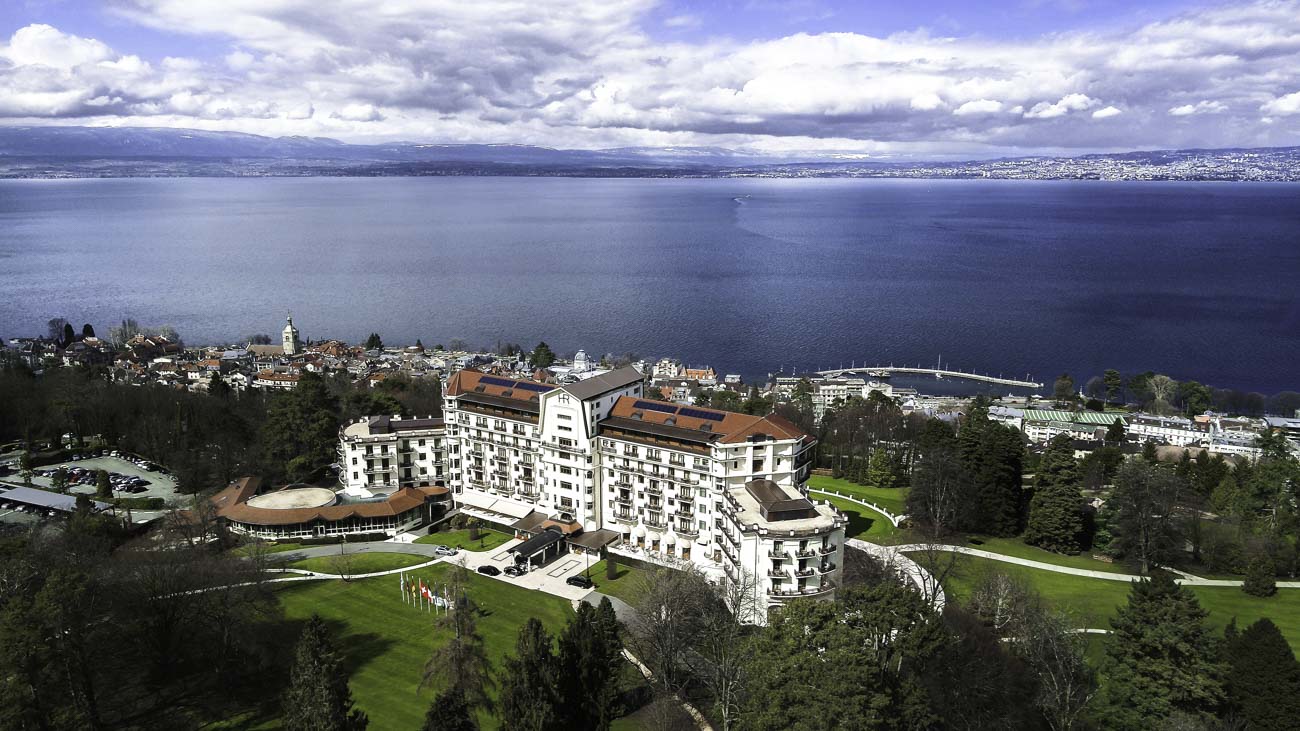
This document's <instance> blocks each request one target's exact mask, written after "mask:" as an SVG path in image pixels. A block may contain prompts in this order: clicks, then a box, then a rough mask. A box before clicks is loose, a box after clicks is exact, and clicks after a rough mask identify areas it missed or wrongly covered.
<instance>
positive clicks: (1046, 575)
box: [912, 554, 1300, 652]
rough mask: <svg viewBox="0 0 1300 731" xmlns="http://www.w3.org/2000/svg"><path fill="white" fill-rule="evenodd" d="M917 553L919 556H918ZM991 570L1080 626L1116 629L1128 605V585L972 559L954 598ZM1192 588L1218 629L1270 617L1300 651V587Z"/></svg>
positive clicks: (955, 583)
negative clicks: (1268, 591) (1019, 580)
mask: <svg viewBox="0 0 1300 731" xmlns="http://www.w3.org/2000/svg"><path fill="white" fill-rule="evenodd" d="M912 555H913V557H914V558H918V557H917V555H916V554H912ZM990 568H991V569H995V570H998V571H1001V572H1003V573H1007V574H1012V575H1017V576H1023V577H1024V578H1025V579H1026V580H1028V581H1029V582H1030V584H1032V585H1033V587H1034V588H1035V589H1036V590H1037V591H1038V592H1039V593H1040V594H1042V595H1043V597H1044V598H1045V599H1046V600H1047V601H1048V602H1050V603H1051V604H1052V605H1053V606H1056V607H1058V608H1062V609H1065V610H1066V611H1068V612H1070V613H1071V614H1073V615H1074V617H1075V619H1076V621H1077V622H1078V625H1079V626H1080V627H1099V628H1102V629H1110V618H1111V617H1112V616H1113V615H1114V613H1115V609H1116V608H1117V607H1119V606H1120V605H1122V604H1125V603H1127V601H1128V592H1129V584H1128V583H1127V582H1123V581H1111V580H1108V579H1093V578H1088V577H1084V576H1072V575H1070V574H1061V573H1057V572H1054V571H1045V570H1042V569H1031V568H1028V567H1025V566H1016V565H1015V564H1008V563H1002V562H1000V561H993V560H992V559H982V558H975V557H971V556H962V557H960V558H959V559H958V569H957V571H955V572H954V574H953V575H952V576H951V577H950V578H949V581H948V583H947V587H946V588H947V589H948V591H949V592H951V594H952V596H953V598H954V599H956V600H958V601H961V600H962V599H964V598H965V597H966V596H968V595H969V593H970V589H971V587H972V586H973V585H974V583H975V581H976V580H977V578H978V576H979V572H981V571H985V570H989V569H990ZM1191 589H1192V591H1193V592H1195V594H1196V596H1197V598H1198V599H1199V600H1200V602H1201V606H1202V607H1204V608H1205V609H1207V610H1209V612H1210V618H1209V621H1210V623H1211V624H1212V625H1214V626H1215V627H1216V628H1222V627H1223V626H1224V625H1226V624H1227V623H1228V622H1229V621H1230V620H1231V619H1232V618H1233V617H1236V618H1237V624H1238V625H1239V626H1245V625H1247V624H1250V623H1251V622H1254V621H1255V620H1257V619H1259V618H1260V617H1268V618H1269V619H1271V620H1273V623H1274V624H1276V625H1277V627H1278V629H1279V630H1281V631H1282V634H1283V635H1284V636H1285V637H1286V638H1287V641H1288V642H1290V643H1291V647H1292V648H1293V649H1295V650H1296V651H1297V652H1300V589H1279V590H1278V593H1277V595H1276V596H1273V597H1269V598H1267V599H1261V598H1257V597H1252V596H1250V595H1248V594H1246V593H1244V592H1242V591H1241V589H1239V588H1237V587H1203V586H1197V587H1191Z"/></svg>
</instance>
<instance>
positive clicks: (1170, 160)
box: [0, 126, 1300, 181]
mask: <svg viewBox="0 0 1300 731" xmlns="http://www.w3.org/2000/svg"><path fill="white" fill-rule="evenodd" d="M305 175H332V176H403V175H412V176H414V175H552V176H591V177H595V176H608V177H740V176H743V177H911V178H1025V179H1117V180H1257V181H1293V180H1300V148H1297V147H1283V148H1256V149H1250V148H1240V149H1226V150H1155V151H1139V152H1124V153H1113V154H1092V155H1080V156H1074V157H1020V158H1000V159H995V160H970V161H962V162H948V161H935V162H896V161H874V160H859V159H849V160H844V159H834V158H831V157H822V158H820V159H816V158H815V159H809V160H797V159H790V158H786V157H774V156H767V155H762V154H758V153H752V152H744V151H737V150H730V149H726V148H719V147H620V148H612V149H604V150H566V149H554V148H549V147H538V146H532V145H514V144H426V143H417V142H393V143H384V144H349V143H345V142H340V141H338V140H334V139H330V138H326V137H263V136H260V135H253V134H244V133H239V132H212V131H204V130H190V129H174V128H146V127H72V126H24V127H17V126H0V177H3V178H61V177H140V176H150V177H158V176H305Z"/></svg>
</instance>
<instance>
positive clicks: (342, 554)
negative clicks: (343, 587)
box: [330, 537, 352, 581]
mask: <svg viewBox="0 0 1300 731" xmlns="http://www.w3.org/2000/svg"><path fill="white" fill-rule="evenodd" d="M330 568H331V569H333V570H334V573H336V574H338V575H339V578H340V579H343V580H344V581H348V580H349V579H350V578H351V576H352V554H351V553H348V539H347V538H346V537H344V538H343V540H342V541H340V542H339V553H338V555H337V556H335V557H334V559H333V560H332V561H330Z"/></svg>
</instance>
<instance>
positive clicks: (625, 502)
mask: <svg viewBox="0 0 1300 731" xmlns="http://www.w3.org/2000/svg"><path fill="white" fill-rule="evenodd" d="M614 502H615V503H617V504H619V505H626V506H628V507H629V508H630V507H632V498H630V497H616V498H614Z"/></svg>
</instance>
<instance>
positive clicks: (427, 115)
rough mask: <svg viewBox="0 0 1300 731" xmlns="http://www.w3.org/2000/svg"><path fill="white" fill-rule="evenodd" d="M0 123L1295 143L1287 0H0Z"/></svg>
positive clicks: (931, 149)
mask: <svg viewBox="0 0 1300 731" xmlns="http://www.w3.org/2000/svg"><path fill="white" fill-rule="evenodd" d="M0 124H4V125H20V126H25V125H70V124H71V125H97V126H142V127H143V126H147V127H186V128H198V129H208V130H228V131H238V132H249V133H254V134H263V135H270V136H282V135H308V136H323V137H332V138H335V139H340V140H344V141H348V142H388V141H414V142H429V143H455V142H487V143H518V144H535V145H544V146H548V147H562V148H585V149H595V148H609V147H623V146H655V147H687V146H709V147H725V148H731V149H737V150H745V151H750V152H758V153H769V154H774V155H783V156H822V157H848V158H857V157H862V158H879V159H909V158H911V159H920V158H936V157H953V156H970V157H988V156H996V155H1018V154H1074V153H1085V152H1097V151H1121V150H1133V149H1159V148H1186V147H1261V146H1277V145H1297V144H1300V0H1258V1H1253V2H1186V1H1183V2H1174V1H1171V0H1145V1H1144V2H1140V3H1133V2H1131V0H1129V1H1126V2H1121V1H1119V0H1000V1H998V2H986V1H981V2H970V1H969V0H967V1H965V2H961V1H959V0H909V1H908V2H897V1H896V0H895V1H891V2H876V1H874V0H859V1H856V2H854V1H849V0H840V1H833V0H714V1H713V2H696V1H689V0H566V1H563V2H561V1H559V0H328V1H324V0H0Z"/></svg>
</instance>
